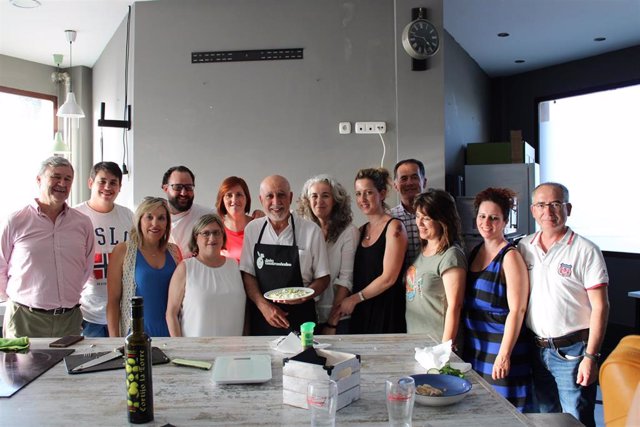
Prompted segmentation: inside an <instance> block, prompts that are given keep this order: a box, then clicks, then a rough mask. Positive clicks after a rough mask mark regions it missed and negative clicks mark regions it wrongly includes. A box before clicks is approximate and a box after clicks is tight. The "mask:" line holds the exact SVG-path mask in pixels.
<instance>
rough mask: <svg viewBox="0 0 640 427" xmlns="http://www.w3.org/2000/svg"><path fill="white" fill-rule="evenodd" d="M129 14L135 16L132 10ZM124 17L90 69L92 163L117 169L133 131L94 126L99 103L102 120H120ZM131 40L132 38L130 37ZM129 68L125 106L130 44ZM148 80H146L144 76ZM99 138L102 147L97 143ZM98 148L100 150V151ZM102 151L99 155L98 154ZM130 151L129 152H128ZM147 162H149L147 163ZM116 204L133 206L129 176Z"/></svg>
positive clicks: (123, 70)
mask: <svg viewBox="0 0 640 427" xmlns="http://www.w3.org/2000/svg"><path fill="white" fill-rule="evenodd" d="M132 9H133V10H134V12H133V14H135V8H132ZM126 25H127V20H126V18H125V19H124V21H123V22H122V23H121V24H120V26H119V27H118V29H117V31H116V32H115V34H114V35H113V37H112V38H111V40H110V41H109V43H108V44H107V46H106V47H105V49H104V50H103V51H102V54H101V55H100V57H99V58H98V60H97V61H96V63H95V65H94V67H93V101H94V102H93V105H92V109H93V115H94V117H95V120H94V121H93V135H94V137H93V161H94V163H96V162H99V161H103V160H104V161H113V162H116V163H117V164H118V165H120V167H121V168H122V166H123V153H124V150H123V146H124V139H125V138H126V139H127V140H128V141H131V140H132V136H133V132H132V131H126V130H123V129H119V128H108V127H105V128H100V127H98V119H99V118H100V103H101V102H104V103H105V119H107V120H124V119H125V115H124V108H125V79H124V73H125V57H126V55H125V49H126V35H127V34H126V30H127V28H126ZM131 28H132V32H133V28H134V22H133V19H132V24H131ZM132 39H133V35H132ZM129 57H130V65H129V88H128V92H129V97H128V99H127V103H128V104H130V105H132V104H133V99H132V95H131V94H132V92H133V91H132V89H131V85H132V83H133V64H132V60H131V58H132V57H133V42H131V43H130V52H129ZM147 78H148V77H147ZM136 112H137V110H135V109H134V111H133V113H132V115H133V121H134V127H135V125H136V124H137V123H135V121H136V116H135V113H136ZM101 138H102V144H101V141H100V140H101ZM101 146H102V149H101ZM101 151H102V152H101ZM129 152H131V150H129ZM148 162H150V161H149V160H148ZM126 165H127V168H128V169H132V167H131V166H132V165H131V164H130V163H129V162H128V161H127V162H126ZM117 202H118V203H119V204H122V205H125V206H129V207H133V206H134V198H133V182H132V175H131V174H129V175H125V176H124V177H123V179H122V189H121V191H120V195H119V196H118V200H117Z"/></svg>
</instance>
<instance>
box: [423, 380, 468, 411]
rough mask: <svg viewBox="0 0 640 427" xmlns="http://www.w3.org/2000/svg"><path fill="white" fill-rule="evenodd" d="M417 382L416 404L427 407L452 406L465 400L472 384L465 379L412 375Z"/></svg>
mask: <svg viewBox="0 0 640 427" xmlns="http://www.w3.org/2000/svg"><path fill="white" fill-rule="evenodd" d="M411 377H412V378H413V379H414V381H415V382H416V402H418V403H421V404H423V405H427V406H446V405H452V404H454V403H457V402H459V401H461V400H462V399H464V397H465V396H466V395H467V393H468V392H469V391H470V390H471V383H470V382H469V381H467V380H465V379H464V378H459V377H455V376H453V375H442V374H437V375H436V374H420V375H411Z"/></svg>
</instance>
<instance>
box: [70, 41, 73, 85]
mask: <svg viewBox="0 0 640 427" xmlns="http://www.w3.org/2000/svg"><path fill="white" fill-rule="evenodd" d="M71 43H73V42H72V41H71V40H69V92H73V87H72V86H71V85H72V84H73V79H72V78H71V67H72V66H73V57H72V56H71V52H72V49H71Z"/></svg>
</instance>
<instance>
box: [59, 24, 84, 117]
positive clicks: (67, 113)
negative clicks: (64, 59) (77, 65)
mask: <svg viewBox="0 0 640 427" xmlns="http://www.w3.org/2000/svg"><path fill="white" fill-rule="evenodd" d="M64 33H65V35H66V36H67V41H68V42H69V68H71V67H72V56H71V45H72V43H73V42H74V41H75V40H76V32H75V31H73V30H65V32H64ZM58 117H69V118H78V119H81V118H83V117H84V111H82V108H80V106H79V105H78V103H77V102H76V96H75V95H74V94H73V90H72V89H71V78H69V92H68V93H67V100H66V101H65V102H64V104H62V106H61V107H60V108H59V109H58Z"/></svg>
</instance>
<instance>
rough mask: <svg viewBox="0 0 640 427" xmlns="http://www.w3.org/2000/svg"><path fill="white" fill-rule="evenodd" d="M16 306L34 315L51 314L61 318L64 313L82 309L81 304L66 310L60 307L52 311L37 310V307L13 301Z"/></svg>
mask: <svg viewBox="0 0 640 427" xmlns="http://www.w3.org/2000/svg"><path fill="white" fill-rule="evenodd" d="M12 302H13V303H14V304H15V305H19V306H20V307H22V308H25V309H27V310H29V311H31V312H33V313H42V314H50V315H52V316H59V315H61V314H64V313H68V312H70V311H72V310H75V309H76V308H78V307H80V304H76V305H75V306H73V307H71V308H65V307H58V308H52V309H51V310H47V309H45V308H35V307H29V306H28V305H24V304H20V303H19V302H16V301H12Z"/></svg>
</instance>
